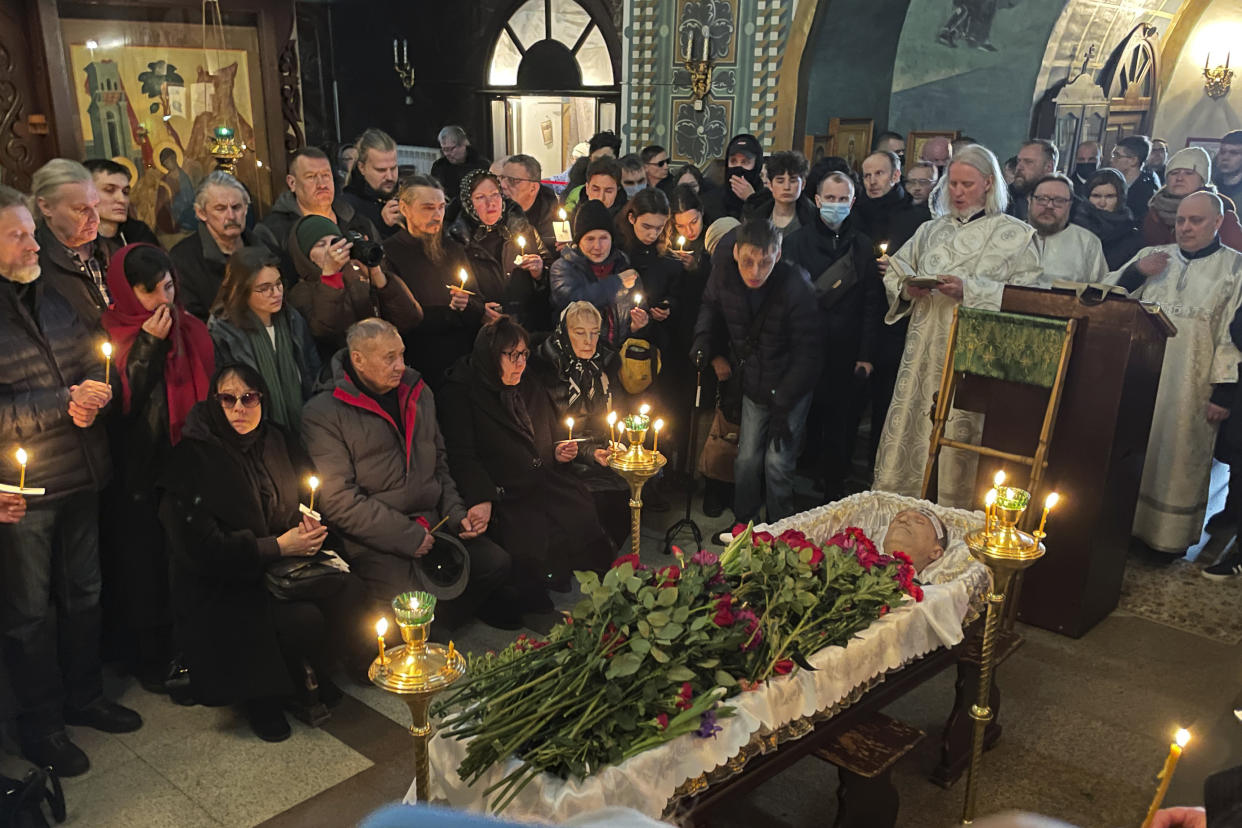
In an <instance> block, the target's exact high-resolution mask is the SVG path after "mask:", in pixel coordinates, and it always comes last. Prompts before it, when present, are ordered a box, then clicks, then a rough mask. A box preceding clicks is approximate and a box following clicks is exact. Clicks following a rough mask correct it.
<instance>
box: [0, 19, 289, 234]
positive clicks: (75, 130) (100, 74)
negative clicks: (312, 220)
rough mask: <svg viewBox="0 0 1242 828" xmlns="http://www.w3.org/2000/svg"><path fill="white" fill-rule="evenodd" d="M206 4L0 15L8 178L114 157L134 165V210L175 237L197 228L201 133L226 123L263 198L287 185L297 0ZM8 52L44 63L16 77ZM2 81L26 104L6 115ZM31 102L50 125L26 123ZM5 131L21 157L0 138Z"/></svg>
mask: <svg viewBox="0 0 1242 828" xmlns="http://www.w3.org/2000/svg"><path fill="white" fill-rule="evenodd" d="M215 8H216V6H215V4H214V3H211V2H209V3H208V4H207V13H206V15H205V13H204V8H203V4H202V3H201V2H199V0H164V2H158V3H157V2H149V0H120V2H115V1H114V2H109V3H108V4H106V5H103V4H95V3H75V2H66V1H65V0H26V3H25V5H24V7H22V8H18V9H17V10H16V14H15V15H12V16H10V17H9V19H8V20H5V19H4V16H3V15H0V167H3V175H4V177H5V179H6V180H11V181H12V183H13V184H14V185H15V186H18V187H27V186H29V175H30V173H31V172H33V169H34V168H37V166H38V164H40V163H42V162H43V161H46V160H47V159H48V158H53V157H56V156H58V155H60V156H64V157H68V158H78V159H86V158H112V159H115V160H116V161H118V162H119V163H121V164H123V165H124V166H126V167H128V168H130V169H131V171H132V172H133V173H134V174H135V180H134V183H133V202H134V210H135V213H136V215H137V216H138V217H139V218H141V219H142V220H143V221H145V222H147V223H148V224H150V225H151V226H152V227H153V228H155V229H156V230H157V232H158V233H159V234H160V235H161V237H164V238H166V239H175V238H176V237H178V236H179V235H181V234H183V233H184V232H186V231H187V230H188V229H190V228H192V227H193V226H194V218H193V207H192V203H193V191H194V187H195V186H196V185H197V183H198V182H199V180H201V179H202V177H203V176H205V175H206V174H207V173H208V172H210V171H211V170H212V169H213V168H214V166H215V164H214V161H213V160H212V158H211V155H210V152H209V150H208V145H209V141H210V138H211V135H212V133H213V132H214V130H215V128H216V127H218V126H227V127H229V128H231V129H233V130H234V131H235V133H236V135H237V136H238V139H239V141H240V142H242V143H244V144H246V147H247V152H246V154H245V156H244V157H243V158H242V159H241V160H240V161H239V162H238V165H237V171H238V178H240V179H241V181H242V182H243V183H244V184H245V185H246V187H247V188H248V189H249V190H250V192H251V195H252V198H253V199H254V201H255V203H256V204H257V205H260V206H261V209H262V210H265V209H266V206H267V205H270V204H271V202H272V200H273V199H274V198H275V196H276V195H277V194H279V193H280V192H282V191H283V190H284V189H285V183H284V177H285V159H286V157H287V155H288V152H289V151H290V150H291V149H293V148H294V147H297V146H299V145H301V144H302V143H304V141H303V135H304V130H303V126H302V124H301V107H300V101H299V84H298V72H297V66H298V61H297V52H296V48H295V44H294V41H293V40H292V27H293V19H294V15H293V3H292V2H284V1H283V0H280V1H279V2H276V1H274V0H248V2H244V3H242V4H235V3H229V4H228V6H227V14H226V15H225V16H224V17H223V18H222V19H220V18H218V17H217V16H216V13H215ZM6 59H7V60H8V61H9V62H10V63H13V64H16V65H17V66H31V67H33V66H40V65H42V66H45V67H46V71H43V72H39V73H36V74H35V76H34V77H33V78H31V79H27V81H26V83H25V84H24V86H19V85H18V84H17V83H14V82H13V81H12V79H10V78H8V77H6V70H5V64H6ZM11 71H12V70H10V72H11ZM6 81H8V83H7V85H6ZM10 90H18V91H17V92H16V94H17V95H18V96H20V97H22V99H23V100H22V102H21V107H22V114H21V115H20V116H10V117H8V120H6V115H5V114H4V113H5V111H6V100H7V97H6V95H8V96H9V97H11V96H12V95H13V94H14V93H13V92H11V91H10ZM12 108H13V107H12V105H9V106H8V109H12ZM32 114H35V115H43V116H44V117H45V118H46V122H47V133H46V135H39V134H37V132H36V134H31V132H32V130H31V126H30V124H29V123H27V121H28V119H29V116H30V115H32ZM10 122H12V123H13V124H20V125H19V126H12V125H11V123H10ZM36 130H37V127H36ZM15 135H16V136H19V137H20V139H21V140H22V141H23V142H24V144H25V156H26V158H25V161H23V157H22V156H21V155H20V154H18V153H13V152H11V151H10V150H8V148H7V147H6V142H11V141H12V139H13V137H14V136H15Z"/></svg>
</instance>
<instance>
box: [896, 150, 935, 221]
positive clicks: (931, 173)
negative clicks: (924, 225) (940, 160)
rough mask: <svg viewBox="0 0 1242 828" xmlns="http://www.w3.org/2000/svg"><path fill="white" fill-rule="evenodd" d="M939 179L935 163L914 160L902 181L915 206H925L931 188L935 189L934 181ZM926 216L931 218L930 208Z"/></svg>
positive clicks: (929, 196)
mask: <svg viewBox="0 0 1242 828" xmlns="http://www.w3.org/2000/svg"><path fill="white" fill-rule="evenodd" d="M939 180H940V173H939V172H937V171H936V165H935V164H933V163H931V162H930V161H916V162H915V163H914V164H912V165H911V166H910V169H908V170H906V178H905V180H904V181H903V182H902V183H903V184H905V185H906V192H907V193H909V194H910V200H911V201H912V202H914V204H915V205H916V206H919V207H923V208H926V207H927V199H929V198H931V193H932V190H933V189H935V187H936V182H938V181H939ZM927 218H928V219H930V218H931V211H930V210H928V213H927ZM925 220H926V219H925Z"/></svg>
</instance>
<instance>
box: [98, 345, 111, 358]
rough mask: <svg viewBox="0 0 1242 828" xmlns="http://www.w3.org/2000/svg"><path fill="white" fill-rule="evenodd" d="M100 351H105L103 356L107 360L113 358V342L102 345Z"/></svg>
mask: <svg viewBox="0 0 1242 828" xmlns="http://www.w3.org/2000/svg"><path fill="white" fill-rule="evenodd" d="M99 350H101V351H103V355H104V357H106V358H107V359H111V358H112V343H111V342H105V343H104V344H102V345H100V346H99Z"/></svg>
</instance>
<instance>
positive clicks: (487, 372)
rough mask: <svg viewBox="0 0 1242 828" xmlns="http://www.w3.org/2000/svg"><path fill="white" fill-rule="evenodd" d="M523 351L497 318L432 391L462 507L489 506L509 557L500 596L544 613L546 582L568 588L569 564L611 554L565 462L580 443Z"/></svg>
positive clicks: (598, 566)
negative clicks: (529, 372)
mask: <svg viewBox="0 0 1242 828" xmlns="http://www.w3.org/2000/svg"><path fill="white" fill-rule="evenodd" d="M529 357H530V337H529V335H528V334H527V333H526V331H525V329H523V328H522V327H521V326H520V325H517V324H516V323H514V322H512V321H510V320H509V319H502V320H500V321H499V322H497V323H496V324H494V325H489V326H487V327H484V328H483V329H482V330H480V331H479V335H478V338H477V339H476V340H475V345H474V351H473V352H472V353H471V355H470V356H469V357H465V358H463V359H462V360H461V361H459V362H458V363H457V364H456V365H455V366H453V368H452V369H451V370H450V371H449V372H448V378H447V381H446V382H445V385H444V387H443V388H442V389H441V391H440V394H439V402H440V405H439V409H440V430H441V431H442V432H443V434H444V442H445V446H446V448H447V449H448V457H449V468H450V470H451V471H452V473H453V479H454V480H456V481H457V487H458V489H459V491H460V492H461V496H462V498H463V499H464V500H465V502H466V506H467V507H474V506H476V505H478V504H480V503H490V504H491V518H490V526H489V529H488V536H489V537H491V538H492V539H493V540H494V541H496V542H497V543H499V544H500V545H501V546H502V547H504V549H505V550H506V551H507V552H508V553H509V555H510V556H511V557H512V559H513V574H512V575H511V583H510V585H509V586H508V587H507V588H506V589H505V590H502V593H503V596H504V598H502V600H509V601H511V602H513V604H514V608H515V609H516V610H518V611H519V612H524V613H541V612H543V613H546V612H548V611H549V610H551V609H552V601H551V598H550V597H549V596H548V593H547V590H548V589H549V588H551V589H557V590H559V591H567V590H568V589H569V575H570V572H571V571H573V570H596V571H602V570H603V569H605V568H606V567H607V566H608V564H609V563H610V561H611V559H612V556H613V551H614V550H613V547H612V544H611V543H610V542H609V541H608V538H607V537H606V536H605V534H604V530H603V529H602V528H601V526H600V523H599V518H598V517H597V516H596V512H595V504H594V502H593V501H592V499H591V495H590V493H589V492H588V491H587V490H586V488H585V487H584V486H583V485H582V484H581V483H580V482H579V481H578V480H577V479H576V478H575V476H574V474H573V473H572V472H571V471H570V470H569V468H568V464H569V463H570V461H572V460H573V459H574V457H575V456H577V453H578V444H577V443H573V442H569V441H567V440H565V439H564V438H565V437H567V436H568V435H567V432H566V428H565V425H564V423H561V422H559V421H558V418H557V415H556V410H555V408H554V407H553V405H552V402H551V400H550V399H549V397H548V394H547V391H546V390H545V389H544V387H543V386H542V385H541V384H539V383H538V382H532V381H529V380H527V381H525V382H523V374H524V373H525V371H526V361H527V359H528V358H529ZM529 625H530V624H529V623H528V626H529Z"/></svg>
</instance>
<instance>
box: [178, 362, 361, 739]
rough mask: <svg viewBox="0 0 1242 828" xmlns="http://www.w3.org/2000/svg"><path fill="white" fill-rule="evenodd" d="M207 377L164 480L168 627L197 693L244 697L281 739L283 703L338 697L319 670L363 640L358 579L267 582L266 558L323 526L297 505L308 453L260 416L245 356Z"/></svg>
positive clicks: (313, 539) (284, 733) (303, 552)
mask: <svg viewBox="0 0 1242 828" xmlns="http://www.w3.org/2000/svg"><path fill="white" fill-rule="evenodd" d="M210 389H211V392H210V396H209V397H208V399H207V400H206V401H205V402H201V403H199V404H198V405H196V406H194V408H193V409H191V411H190V415H189V417H188V419H187V422H186V426H185V431H184V433H183V437H184V439H183V440H182V441H181V443H180V444H178V445H177V447H176V448H175V449H174V450H173V454H172V457H171V459H170V462H169V464H168V466H167V471H166V473H165V475H164V478H163V480H162V488H163V489H164V497H163V500H162V502H161V505H160V518H161V520H162V521H163V524H164V528H165V530H166V531H167V532H168V536H169V550H170V557H171V559H172V596H173V606H174V611H175V614H176V625H177V639H178V643H179V644H180V646H181V648H182V654H183V658H184V661H185V665H186V666H187V667H188V668H189V672H190V682H191V685H192V687H193V690H194V696H195V699H196V700H197V701H199V702H200V703H202V704H211V705H223V704H238V703H240V704H244V705H245V706H246V713H247V715H248V717H249V719H250V725H251V728H252V729H253V730H254V732H255V734H256V735H258V736H259V737H260V738H262V739H264V740H266V741H281V740H282V739H285V738H288V736H289V733H290V730H289V723H288V722H287V721H286V720H285V717H284V714H283V712H282V710H281V708H282V706H283V705H284V704H292V705H293V707H294V712H295V713H297V712H299V711H306V710H307V709H310V708H313V707H314V706H315V705H317V704H318V703H319V702H322V703H323V704H326V705H328V706H332V704H334V703H335V702H338V701H340V699H341V691H340V690H339V689H338V688H337V687H335V685H333V684H332V683H331V682H330V681H329V680H328V675H329V670H330V667H331V665H332V663H333V659H332V656H333V655H334V654H336V655H340V656H341V657H343V658H344V660H345V661H346V666H347V668H351V669H357V668H358V667H359V666H360V664H361V663H362V660H363V658H365V657H366V654H367V653H368V652H369V651H368V650H364V649H362V644H363V642H367V641H371V640H373V639H370V638H369V637H368V635H367V632H366V629H365V627H364V626H363V623H362V619H361V616H360V613H361V609H362V607H363V600H364V595H363V592H364V590H363V587H362V584H361V582H359V581H358V580H357V579H355V578H354V577H353V576H348V577H346V578H343V579H340V580H341V581H342V583H341V585H340V587H339V589H337V590H336V592H335V593H334V594H332V595H329V596H327V597H324V598H320V599H317V600H313V601H312V600H302V601H285V600H277V599H276V598H275V597H273V595H272V594H271V593H270V592H269V591H268V588H267V585H266V581H265V576H266V573H267V567H268V566H269V565H270V564H272V563H274V562H276V561H278V560H280V559H281V558H284V557H298V556H301V557H307V556H311V555H314V554H315V553H316V552H317V551H319V550H320V549H321V548H322V547H323V544H324V541H325V539H326V538H327V528H326V527H324V526H322V525H320V524H319V523H318V522H317V521H314V520H312V519H311V518H309V517H306V516H304V515H302V514H301V513H300V512H299V509H298V503H299V499H300V495H301V494H302V493H303V491H304V487H303V485H302V481H304V480H305V479H306V476H307V475H308V474H309V472H310V470H311V469H310V462H309V461H308V460H307V459H306V457H305V454H304V452H303V451H302V448H301V446H300V445H299V444H298V442H297V440H296V439H294V438H292V437H290V436H288V435H287V434H286V433H285V432H284V431H283V430H282V429H281V428H280V426H278V425H276V424H275V423H273V422H271V421H269V419H268V413H267V411H266V407H267V406H266V404H265V402H264V400H265V399H266V397H267V385H266V383H265V382H264V381H263V378H262V377H261V376H260V375H259V373H258V372H257V371H255V370H254V369H253V368H250V367H249V366H246V365H242V364H234V365H226V366H223V367H221V368H219V369H218V370H217V371H216V373H215V375H214V376H213V377H212V379H211V383H210ZM330 638H334V639H335V641H334V642H333V643H335V644H336V646H335V647H331V646H329V645H328V641H329V639H330ZM334 651H335V653H334ZM316 678H317V680H318V693H316V691H315V681H314V679H316Z"/></svg>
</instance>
